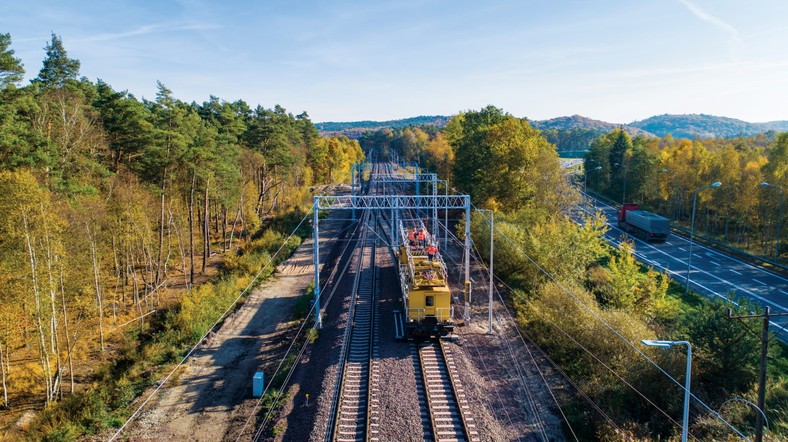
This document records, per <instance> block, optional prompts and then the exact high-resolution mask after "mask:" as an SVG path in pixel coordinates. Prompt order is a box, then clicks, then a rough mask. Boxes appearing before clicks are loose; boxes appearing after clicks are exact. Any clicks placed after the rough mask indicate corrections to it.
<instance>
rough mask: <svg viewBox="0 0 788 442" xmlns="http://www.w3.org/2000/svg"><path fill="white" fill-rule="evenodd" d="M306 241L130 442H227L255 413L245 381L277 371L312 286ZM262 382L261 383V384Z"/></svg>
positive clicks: (206, 347) (327, 226)
mask: <svg viewBox="0 0 788 442" xmlns="http://www.w3.org/2000/svg"><path fill="white" fill-rule="evenodd" d="M343 217H344V216H343V213H342V212H341V211H338V212H335V213H334V214H332V216H330V217H329V218H327V219H325V220H323V221H321V223H320V231H321V234H320V251H321V259H320V261H321V264H322V263H323V262H325V260H326V259H327V258H328V256H329V254H330V251H331V249H332V247H333V246H334V245H335V242H336V241H335V240H336V238H338V237H339V234H340V231H341V229H342V228H343V227H344V226H345V224H346V222H345V221H343V220H341V218H343ZM312 253H313V247H312V240H311V238H310V239H308V240H306V241H304V243H303V244H302V245H301V246H300V247H299V248H298V249H297V250H296V252H295V253H294V254H293V256H291V257H290V258H289V259H288V260H286V261H285V262H283V263H282V264H281V265H280V266H279V267H278V268H277V272H276V275H275V277H274V278H272V279H271V280H269V281H268V282H266V283H265V284H264V285H263V286H261V287H259V288H257V289H255V290H254V291H253V292H252V294H251V295H250V296H249V298H248V299H247V301H246V303H245V304H244V305H243V306H242V307H240V308H239V309H238V311H236V312H235V313H234V314H233V315H232V316H230V317H229V318H228V319H227V320H226V321H225V322H224V324H223V326H222V327H221V329H220V330H219V331H218V332H217V333H216V334H215V335H214V336H212V337H210V338H209V339H207V340H206V342H205V343H203V345H202V347H201V348H200V349H198V350H197V351H196V352H195V354H194V355H193V356H192V357H191V358H190V359H189V360H188V361H187V362H186V363H185V364H184V366H183V367H182V368H181V373H180V375H179V377H178V379H177V380H176V381H175V382H173V381H170V384H172V385H167V386H165V387H164V388H162V389H161V390H160V391H159V393H158V398H156V400H155V402H154V403H151V404H149V405H148V406H147V410H145V411H143V414H142V415H141V417H140V418H139V419H138V420H137V422H135V423H133V425H132V429H131V431H130V437H129V440H132V441H148V440H150V441H153V440H156V441H159V440H191V441H217V440H223V439H228V438H229V439H232V440H235V438H234V437H231V436H232V435H233V433H237V431H238V430H239V428H235V427H238V426H239V425H243V422H244V421H245V420H246V418H247V416H246V413H248V410H251V408H252V407H253V406H254V403H256V401H257V400H256V399H254V398H252V377H253V376H254V373H255V372H257V371H265V372H266V375H270V370H265V368H267V367H270V366H275V365H276V364H277V363H278V357H277V355H278V354H279V353H280V352H279V351H276V349H281V348H282V347H284V345H285V344H286V342H285V340H286V339H287V338H288V336H286V334H287V332H288V330H289V329H290V328H291V327H292V326H293V324H292V323H290V319H291V317H292V309H293V306H294V305H295V302H296V300H297V298H298V296H300V295H301V294H302V293H303V292H304V289H305V288H306V286H307V285H308V284H309V283H310V282H311V281H312V280H313V277H314V274H313V273H312V272H313V267H312ZM267 382H268V379H267V378H266V383H267Z"/></svg>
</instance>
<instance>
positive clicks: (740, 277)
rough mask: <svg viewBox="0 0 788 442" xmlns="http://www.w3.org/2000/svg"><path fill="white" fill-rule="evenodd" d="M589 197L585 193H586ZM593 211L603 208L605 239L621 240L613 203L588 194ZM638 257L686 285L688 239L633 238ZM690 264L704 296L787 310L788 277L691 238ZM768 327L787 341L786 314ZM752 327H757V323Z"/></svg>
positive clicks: (694, 287)
mask: <svg viewBox="0 0 788 442" xmlns="http://www.w3.org/2000/svg"><path fill="white" fill-rule="evenodd" d="M587 197H588V196H587ZM588 199H589V200H590V201H591V202H592V204H593V207H592V208H591V209H590V210H592V211H600V212H602V213H603V214H604V215H605V216H606V217H607V220H608V226H609V227H610V229H609V230H608V233H607V238H608V240H609V241H610V242H611V243H613V244H616V245H617V244H618V243H619V242H620V241H621V237H622V235H626V234H625V233H624V232H623V231H622V230H620V229H619V228H618V226H617V223H616V210H617V208H616V207H613V206H610V205H608V204H606V203H603V202H600V201H598V200H595V199H593V197H588ZM630 238H631V239H633V241H634V244H635V255H636V256H637V258H638V259H639V260H640V261H641V262H643V263H645V264H647V265H650V266H652V267H654V268H655V269H660V270H663V271H665V272H667V273H668V274H669V275H670V277H671V278H673V280H674V281H676V282H677V283H679V284H681V285H683V286H686V281H687V261H688V257H689V239H686V238H684V237H682V236H678V235H675V234H671V235H670V237H669V238H668V240H667V241H666V242H664V243H649V242H645V241H642V240H640V239H638V238H633V237H630ZM691 264H692V268H691V270H690V288H691V289H692V290H693V291H696V292H698V293H701V294H703V295H705V296H707V297H710V298H712V297H719V298H723V299H728V298H729V297H730V296H731V295H732V296H733V298H732V302H734V303H736V301H737V299H739V300H740V299H741V298H746V299H749V300H750V301H752V302H753V303H755V304H757V305H761V306H764V307H765V306H769V307H771V313H786V312H788V279H786V278H784V277H782V276H780V275H777V274H775V273H773V272H771V271H769V270H766V269H764V268H762V267H759V266H756V265H752V264H749V263H746V262H743V261H740V260H738V259H736V258H734V257H732V256H730V255H727V254H725V253H723V252H721V251H718V250H714V249H711V248H709V247H706V246H704V245H702V244H699V243H697V242H694V243H693V245H692V259H691ZM771 324H772V325H771V327H770V330H771V331H773V332H775V333H777V336H778V337H779V338H780V340H781V341H783V342H786V343H788V316H783V317H776V318H774V319H772V320H771ZM753 327H756V328H759V327H758V324H755V323H754V324H753Z"/></svg>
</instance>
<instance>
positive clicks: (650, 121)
mask: <svg viewBox="0 0 788 442" xmlns="http://www.w3.org/2000/svg"><path fill="white" fill-rule="evenodd" d="M450 118H451V117H450V116H444V115H433V116H419V117H413V118H405V119H402V120H389V121H351V122H326V123H315V126H317V129H318V130H319V131H320V132H321V133H323V134H324V135H330V136H333V135H344V136H347V137H349V138H354V139H358V138H359V137H360V136H361V135H362V134H363V133H364V132H366V131H368V130H379V129H386V128H391V129H395V128H403V127H409V126H425V125H430V126H435V127H438V128H443V127H445V126H446V122H447V121H449V119H450ZM531 124H532V125H533V126H534V127H536V128H537V129H539V130H541V131H542V133H543V134H544V136H545V137H546V138H547V139H548V140H549V141H550V142H551V143H553V144H555V145H556V148H557V150H558V151H559V152H563V151H584V150H588V148H589V147H590V145H591V143H592V142H593V141H594V140H595V139H596V138H598V137H599V136H601V135H604V134H606V133H609V132H611V131H613V130H614V129H618V128H620V129H623V130H624V131H626V132H627V133H629V134H630V135H631V136H633V137H634V136H638V135H640V136H645V137H654V136H657V137H664V136H665V135H667V134H671V135H672V136H673V137H674V138H730V137H737V136H740V135H744V136H749V135H756V134H759V133H764V132H769V131H775V132H788V121H771V122H768V123H748V122H746V121H742V120H737V119H735V118H728V117H715V116H713V115H704V114H700V115H697V114H690V115H668V114H665V115H658V116H654V117H651V118H647V119H645V120H642V121H635V122H634V123H630V124H616V123H608V122H606V121H601V120H593V119H591V118H587V117H583V116H581V115H572V116H570V117H558V118H551V119H549V120H531Z"/></svg>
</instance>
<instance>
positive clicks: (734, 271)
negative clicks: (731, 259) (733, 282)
mask: <svg viewBox="0 0 788 442" xmlns="http://www.w3.org/2000/svg"><path fill="white" fill-rule="evenodd" d="M728 270H730V271H731V272H733V273H735V274H737V275H740V276H741V272H737V271H736V270H733V269H728Z"/></svg>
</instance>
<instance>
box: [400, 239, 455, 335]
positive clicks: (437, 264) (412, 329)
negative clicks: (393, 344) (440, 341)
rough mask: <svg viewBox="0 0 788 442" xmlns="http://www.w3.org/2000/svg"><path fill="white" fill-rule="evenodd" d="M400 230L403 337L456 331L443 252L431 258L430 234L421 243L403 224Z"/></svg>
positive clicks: (445, 333) (447, 333) (444, 333)
mask: <svg viewBox="0 0 788 442" xmlns="http://www.w3.org/2000/svg"><path fill="white" fill-rule="evenodd" d="M400 231H401V234H402V238H403V242H402V243H403V245H402V246H401V247H400V249H399V274H400V284H401V288H402V303H403V309H404V312H403V316H404V317H403V318H402V323H403V325H402V328H403V329H404V330H403V334H404V336H400V337H404V338H407V339H413V338H429V337H438V336H447V335H449V334H451V332H452V331H453V330H454V323H453V321H452V317H453V307H452V306H451V290H450V289H449V283H448V279H447V274H446V264H445V263H444V262H443V259H442V258H441V255H440V253H437V252H436V253H434V255H433V258H432V260H430V258H429V256H428V255H427V250H426V247H425V246H426V245H427V244H429V241H430V237H429V235H426V239H425V241H423V242H421V243H420V242H418V241H416V242H414V241H411V240H410V239H409V238H408V230H407V229H405V228H404V227H400ZM398 328H399V327H398Z"/></svg>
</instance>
